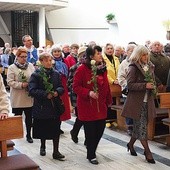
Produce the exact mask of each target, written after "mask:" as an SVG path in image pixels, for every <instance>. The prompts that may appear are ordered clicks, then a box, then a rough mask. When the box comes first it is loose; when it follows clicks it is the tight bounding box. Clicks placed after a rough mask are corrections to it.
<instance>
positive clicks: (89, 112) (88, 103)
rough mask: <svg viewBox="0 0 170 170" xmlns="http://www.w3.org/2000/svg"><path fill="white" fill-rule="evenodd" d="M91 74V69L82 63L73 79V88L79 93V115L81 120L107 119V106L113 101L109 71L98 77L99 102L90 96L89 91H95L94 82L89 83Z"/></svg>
mask: <svg viewBox="0 0 170 170" xmlns="http://www.w3.org/2000/svg"><path fill="white" fill-rule="evenodd" d="M91 76H92V71H91V69H89V68H88V67H87V66H86V65H84V64H82V65H81V66H79V67H78V69H77V70H76V73H75V76H74V80H73V90H74V92H75V93H76V94H77V109H78V116H79V119H80V120H81V121H94V120H100V119H106V117H107V106H108V105H109V104H111V103H112V97H111V94H110V88H109V83H108V79H107V72H104V73H103V74H100V75H98V77H97V84H98V93H99V98H98V102H97V100H95V99H93V98H91V97H90V96H89V92H90V91H93V84H92V83H91V84H88V83H87V82H88V81H90V80H91ZM97 103H98V104H97ZM98 106H99V109H98Z"/></svg>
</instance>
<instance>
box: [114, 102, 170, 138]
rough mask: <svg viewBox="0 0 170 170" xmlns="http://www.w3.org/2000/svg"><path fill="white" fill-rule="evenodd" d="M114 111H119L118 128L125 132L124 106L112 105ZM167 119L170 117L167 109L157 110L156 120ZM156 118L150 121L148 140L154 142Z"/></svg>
mask: <svg viewBox="0 0 170 170" xmlns="http://www.w3.org/2000/svg"><path fill="white" fill-rule="evenodd" d="M112 109H113V110H117V111H118V112H117V124H118V128H120V129H122V130H125V129H126V122H125V118H124V117H122V116H121V111H122V109H123V105H112ZM159 117H160V118H165V117H166V118H167V117H168V109H166V108H156V118H159ZM156 118H155V119H153V120H150V121H149V122H148V139H150V140H153V139H154V137H155V136H156V135H155V126H156Z"/></svg>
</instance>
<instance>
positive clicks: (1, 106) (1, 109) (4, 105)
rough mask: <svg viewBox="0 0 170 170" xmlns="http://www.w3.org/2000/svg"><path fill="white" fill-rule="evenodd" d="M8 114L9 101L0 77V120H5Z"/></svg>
mask: <svg viewBox="0 0 170 170" xmlns="http://www.w3.org/2000/svg"><path fill="white" fill-rule="evenodd" d="M8 114H9V100H8V94H7V92H6V89H5V86H4V83H3V79H2V76H1V75H0V119H6V118H7V117H8Z"/></svg>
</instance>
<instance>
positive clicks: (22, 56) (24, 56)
mask: <svg viewBox="0 0 170 170" xmlns="http://www.w3.org/2000/svg"><path fill="white" fill-rule="evenodd" d="M19 57H20V58H27V56H26V55H21V56H19Z"/></svg>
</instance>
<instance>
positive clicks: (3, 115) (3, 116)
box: [0, 113, 8, 120]
mask: <svg viewBox="0 0 170 170" xmlns="http://www.w3.org/2000/svg"><path fill="white" fill-rule="evenodd" d="M7 117H8V114H6V113H0V119H1V120H3V119H7Z"/></svg>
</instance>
